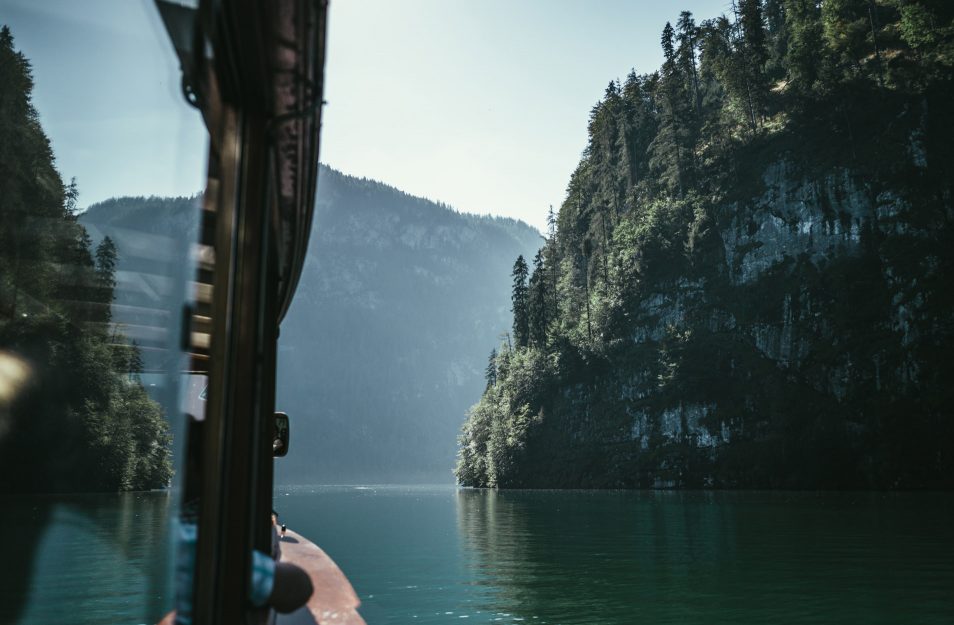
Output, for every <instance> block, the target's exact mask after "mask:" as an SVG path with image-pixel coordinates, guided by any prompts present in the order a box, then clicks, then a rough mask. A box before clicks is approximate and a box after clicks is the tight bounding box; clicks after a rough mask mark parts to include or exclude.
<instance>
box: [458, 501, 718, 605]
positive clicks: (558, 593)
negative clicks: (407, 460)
mask: <svg viewBox="0 0 954 625" xmlns="http://www.w3.org/2000/svg"><path fill="white" fill-rule="evenodd" d="M713 498H714V495H713V494H711V493H700V494H695V493H692V494H686V493H669V492H657V493H653V492H648V493H633V492H625V493H624V492H558V491H542V492H541V491H502V492H498V491H493V490H461V491H460V492H459V493H458V498H457V512H458V529H459V531H460V534H461V536H462V538H463V543H464V545H465V549H467V550H468V551H469V552H470V553H469V555H470V558H471V562H472V566H473V567H474V569H475V573H476V575H475V577H476V579H477V583H478V584H481V585H486V586H488V587H489V588H491V589H492V591H491V592H490V593H488V594H489V596H492V597H494V604H493V605H487V606H483V609H485V610H487V611H491V612H494V613H496V614H498V615H510V616H515V617H518V618H523V619H526V620H533V621H534V622H538V623H543V622H546V623H557V622H558V623H593V622H600V623H633V622H636V621H637V620H639V619H638V618H637V617H640V615H641V617H642V618H645V619H651V618H658V617H660V616H663V615H665V616H666V617H673V618H678V616H679V614H683V615H684V616H686V615H688V614H690V613H691V612H692V609H693V608H692V604H691V602H690V603H683V602H681V601H670V600H668V599H665V598H666V597H673V598H674V597H677V596H678V595H680V594H683V593H685V592H686V591H685V588H684V586H685V585H686V584H688V583H692V582H691V580H693V579H697V580H703V581H704V582H706V581H708V582H712V581H713V580H715V579H717V578H718V576H719V574H720V570H721V568H722V567H724V566H731V562H732V561H733V559H734V556H733V554H734V552H735V551H736V548H737V547H736V542H737V541H736V537H735V531H734V527H735V521H734V515H733V513H732V512H731V510H730V509H728V508H726V507H720V506H717V505H713V503H714V501H713ZM660 608H662V612H660Z"/></svg>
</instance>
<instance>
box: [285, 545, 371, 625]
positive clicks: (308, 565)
mask: <svg viewBox="0 0 954 625" xmlns="http://www.w3.org/2000/svg"><path fill="white" fill-rule="evenodd" d="M280 546H281V558H280V559H281V561H282V562H290V563H292V564H296V565H298V566H300V567H301V568H303V569H304V570H305V571H306V572H307V573H308V576H309V577H310V578H311V585H312V586H313V587H314V589H315V592H314V593H313V594H312V595H311V599H309V600H308V603H307V604H306V605H305V606H304V607H302V608H301V609H299V610H296V611H295V612H293V613H291V614H279V615H278V619H277V623H278V625H305V624H309V625H313V624H316V623H317V624H318V625H365V622H364V619H363V618H361V615H360V614H358V606H360V605H361V600H360V599H358V595H357V594H355V592H354V588H352V587H351V582H349V581H348V578H347V577H345V575H344V573H342V572H341V569H339V568H338V565H337V564H335V563H334V560H332V559H331V558H330V557H328V554H326V553H325V552H324V551H322V550H321V548H320V547H318V545H316V544H314V543H313V542H311V541H310V540H308V539H307V538H303V537H302V536H301V535H300V534H297V533H295V532H293V531H292V530H288V531H287V532H286V533H285V537H284V538H282V539H281V543H280Z"/></svg>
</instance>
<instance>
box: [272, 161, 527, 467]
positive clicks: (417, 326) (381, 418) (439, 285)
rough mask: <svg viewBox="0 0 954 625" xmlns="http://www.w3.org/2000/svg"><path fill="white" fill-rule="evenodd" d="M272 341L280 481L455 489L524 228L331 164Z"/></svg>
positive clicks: (522, 250)
mask: <svg viewBox="0 0 954 625" xmlns="http://www.w3.org/2000/svg"><path fill="white" fill-rule="evenodd" d="M318 180H319V182H318V198H317V207H316V214H315V220H314V223H315V227H314V230H313V232H312V237H311V241H310V244H309V252H308V258H307V261H306V264H305V268H304V270H303V272H302V278H301V281H300V283H299V286H298V291H297V293H296V295H295V300H294V302H293V303H292V307H291V309H290V311H289V313H288V316H287V318H286V319H285V321H284V323H283V324H282V334H281V338H280V339H279V350H280V353H279V379H278V397H279V409H284V410H287V411H288V412H289V414H290V415H291V416H292V428H293V434H292V448H291V449H292V451H291V453H290V454H289V456H288V457H287V458H286V460H285V461H283V462H282V463H279V465H278V467H277V476H278V479H279V480H280V481H285V482H293V483H302V482H307V481H315V480H317V481H377V482H385V481H435V480H436V481H448V482H449V481H451V480H452V479H453V477H452V474H451V469H452V468H453V463H454V455H455V452H456V437H457V434H458V432H459V429H460V424H461V423H462V421H463V418H464V415H465V413H466V411H467V408H468V407H469V406H470V404H471V403H472V401H473V398H474V397H475V395H479V393H480V391H481V390H482V388H483V384H484V380H483V370H484V366H485V364H486V358H487V355H488V353H489V352H490V350H491V349H492V348H493V347H494V345H496V344H497V343H498V342H499V336H500V334H501V333H503V332H506V331H508V330H509V327H510V279H509V272H510V267H511V265H512V264H513V260H514V258H516V256H517V255H519V254H528V253H530V252H531V251H532V250H534V249H535V248H536V247H537V246H538V245H539V242H540V235H539V233H538V232H537V231H536V230H535V229H533V228H531V227H530V226H528V225H527V224H525V223H523V222H519V221H516V220H513V219H508V218H500V217H481V216H476V215H470V214H464V213H458V212H456V211H454V210H452V209H450V208H448V207H447V206H446V205H443V204H439V203H436V202H432V201H429V200H426V199H423V198H418V197H414V196H411V195H408V194H406V193H404V192H402V191H399V190H398V189H395V188H393V187H389V186H387V185H384V184H381V183H379V182H375V181H372V180H367V179H359V178H355V177H352V176H347V175H345V174H342V173H340V172H338V171H335V170H333V169H330V168H328V167H322V169H321V172H320V174H319V179H318Z"/></svg>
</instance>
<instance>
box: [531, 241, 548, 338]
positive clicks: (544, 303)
mask: <svg viewBox="0 0 954 625" xmlns="http://www.w3.org/2000/svg"><path fill="white" fill-rule="evenodd" d="M549 290H550V282H549V280H547V269H546V267H545V266H544V263H543V250H542V249H540V250H537V254H536V256H534V257H533V274H532V275H531V276H530V282H529V288H528V293H527V331H528V334H529V338H530V344H531V345H534V346H535V347H539V348H541V349H546V345H547V332H549V326H550V310H551V306H550V293H549Z"/></svg>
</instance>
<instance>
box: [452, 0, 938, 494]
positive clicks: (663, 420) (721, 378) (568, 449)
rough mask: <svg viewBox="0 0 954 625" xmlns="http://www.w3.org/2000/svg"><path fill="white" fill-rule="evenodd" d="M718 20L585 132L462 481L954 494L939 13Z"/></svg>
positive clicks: (466, 434) (615, 98)
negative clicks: (546, 301) (538, 302)
mask: <svg viewBox="0 0 954 625" xmlns="http://www.w3.org/2000/svg"><path fill="white" fill-rule="evenodd" d="M733 7H734V11H733V15H732V16H730V17H726V16H722V17H717V18H714V19H710V20H706V21H704V22H702V23H701V25H700V26H698V27H695V26H694V22H693V19H692V16H691V15H690V14H688V13H683V14H682V15H681V16H680V18H679V21H678V22H677V23H676V24H677V27H676V28H672V27H671V26H670V25H667V26H666V29H665V30H664V31H663V36H662V38H661V45H662V48H663V54H664V58H665V61H664V63H663V66H662V68H661V69H660V71H659V72H658V73H654V74H648V75H642V76H638V75H637V74H636V73H635V72H633V73H631V74H630V75H629V76H628V77H627V80H626V82H625V83H624V85H623V87H622V88H621V89H613V88H610V89H607V91H606V93H605V94H604V99H603V101H601V102H600V104H598V105H597V106H596V107H595V108H594V109H593V111H592V112H591V115H590V128H589V130H590V133H589V135H590V142H589V145H588V147H587V149H586V151H585V152H584V155H583V159H582V161H581V162H580V164H579V166H578V167H577V169H576V171H575V172H574V173H573V175H572V177H571V179H570V182H569V184H568V187H567V199H566V201H565V202H564V203H563V205H562V207H561V208H560V211H559V213H558V215H557V219H556V224H557V228H556V230H555V232H554V233H552V235H551V236H550V237H549V239H548V241H547V244H546V246H545V247H544V248H543V249H542V250H541V251H542V253H543V256H542V257H541V258H542V259H544V261H545V262H544V263H543V265H542V266H543V268H544V269H543V270H544V271H552V272H553V274H552V279H551V280H550V281H549V282H548V284H551V285H552V287H551V288H552V290H553V293H554V301H556V302H558V306H557V307H556V309H555V310H554V313H553V314H552V315H549V316H548V317H547V318H546V324H545V328H546V330H545V331H544V332H541V328H542V327H544V326H542V325H541V324H537V323H535V322H533V321H532V320H531V323H530V327H531V339H530V341H529V343H528V344H527V345H526V346H523V345H521V344H517V345H516V346H514V347H513V348H512V349H508V347H507V346H506V345H505V346H503V347H502V348H501V349H500V350H499V353H498V354H497V357H496V367H495V371H496V379H495V381H496V384H494V385H493V387H488V388H487V390H486V392H485V393H484V395H483V397H482V398H481V399H480V401H479V402H478V403H477V404H476V405H475V406H474V408H473V409H472V411H471V414H470V417H469V418H468V421H467V423H466V424H465V426H464V430H463V434H462V436H461V452H460V456H459V462H458V468H457V475H458V479H459V481H460V482H461V483H462V484H467V485H475V486H493V487H549V486H553V487H654V486H655V487H706V486H714V487H772V488H937V487H944V488H950V487H951V486H954V482H952V477H951V476H952V475H954V454H952V453H951V448H952V442H954V418H952V414H951V413H952V410H951V406H952V405H954V387H952V385H951V384H949V383H948V382H947V380H948V379H950V378H951V377H952V376H954V369H952V366H951V362H952V361H951V359H950V357H949V354H950V353H951V351H952V350H954V298H952V295H951V293H952V290H951V289H950V288H949V287H948V286H946V284H945V280H949V278H950V276H951V275H954V274H952V272H954V217H952V215H954V199H952V198H954V182H952V181H954V148H952V146H954V126H952V125H951V124H950V122H949V120H950V119H951V118H952V116H954V104H952V103H954V85H952V71H954V39H952V33H954V31H952V30H951V29H952V27H954V8H952V5H950V4H949V3H942V2H914V1H906V0H874V1H871V2H869V1H868V0H826V1H825V2H823V3H820V5H819V4H818V3H816V2H814V0H805V1H802V0H769V1H766V2H758V1H756V0H751V1H748V0H743V1H740V2H738V4H734V5H733ZM696 50H698V52H699V53H698V55H697V56H696V55H695V54H694V53H695V51H696ZM694 59H695V60H694ZM608 138H612V139H614V140H613V141H609V140H608ZM620 146H621V147H620ZM616 199H618V200H619V201H618V203H616V204H614V203H613V201H614V200H616ZM539 271H540V269H538V270H536V271H535V272H534V276H536V274H537V273H538V272H539ZM536 284H538V282H537V281H536V280H535V279H534V278H531V286H530V292H531V301H533V292H534V286H535V285H536ZM531 309H533V306H531ZM532 318H533V317H532V315H531V319H532Z"/></svg>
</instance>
